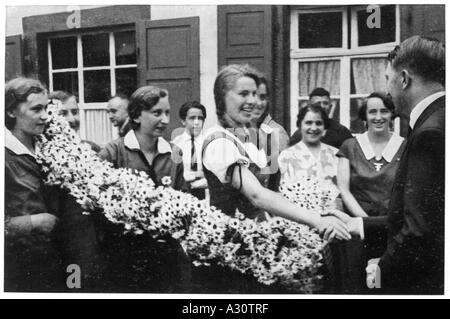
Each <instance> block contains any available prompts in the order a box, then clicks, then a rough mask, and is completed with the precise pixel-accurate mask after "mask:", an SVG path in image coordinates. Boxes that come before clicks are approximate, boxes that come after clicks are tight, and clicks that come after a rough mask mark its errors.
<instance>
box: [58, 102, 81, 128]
mask: <svg viewBox="0 0 450 319" xmlns="http://www.w3.org/2000/svg"><path fill="white" fill-rule="evenodd" d="M59 114H60V115H62V116H64V118H65V119H66V121H67V122H69V125H70V127H71V128H72V129H73V130H75V131H78V129H79V128H80V110H79V108H78V103H77V100H76V98H75V96H71V97H70V98H68V99H67V101H65V102H62V103H61V109H60V111H59Z"/></svg>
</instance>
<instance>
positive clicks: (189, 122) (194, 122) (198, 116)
mask: <svg viewBox="0 0 450 319" xmlns="http://www.w3.org/2000/svg"><path fill="white" fill-rule="evenodd" d="M204 121H205V117H204V116H203V112H202V110H200V109H199V108H196V107H191V108H190V109H189V110H188V111H187V114H186V119H185V120H183V121H181V123H183V125H184V127H185V128H186V131H187V132H188V133H189V135H194V136H195V137H197V136H198V135H199V134H200V132H201V131H202V128H203V124H204Z"/></svg>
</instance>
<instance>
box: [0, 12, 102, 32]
mask: <svg viewBox="0 0 450 319" xmlns="http://www.w3.org/2000/svg"><path fill="white" fill-rule="evenodd" d="M69 7H73V6H69V5H63V6H7V7H6V36H9V35H17V34H23V27H22V18H24V17H29V16H35V15H41V14H50V13H57V12H65V11H67V10H68V9H69ZM97 7H104V6H79V8H80V9H92V8H97Z"/></svg>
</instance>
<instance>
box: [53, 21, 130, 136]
mask: <svg viewBox="0 0 450 319" xmlns="http://www.w3.org/2000/svg"><path fill="white" fill-rule="evenodd" d="M126 31H134V32H136V30H135V28H134V26H121V27H112V28H106V29H105V28H102V29H101V30H100V29H99V30H83V31H81V30H79V31H73V32H58V33H54V34H52V35H50V36H48V37H47V58H48V75H49V76H48V78H49V90H50V92H51V91H53V74H57V73H67V72H77V76H78V106H79V108H80V122H81V123H80V136H81V138H86V128H85V125H84V123H85V119H86V112H87V111H88V110H106V109H107V104H108V103H107V101H105V102H88V103H87V102H85V96H84V71H98V70H109V71H110V73H109V74H110V88H111V95H112V96H113V95H115V94H116V89H117V88H116V70H117V69H127V68H136V72H137V69H138V63H137V56H136V63H135V64H120V65H117V64H116V52H115V39H114V33H117V32H126ZM105 33H107V34H108V35H109V56H110V61H109V62H110V63H109V65H108V66H89V67H84V65H83V63H84V61H83V47H82V39H81V38H82V36H85V35H96V34H105ZM67 37H76V38H77V67H76V68H64V69H53V63H52V54H51V40H52V39H61V38H67ZM135 41H136V33H135ZM135 43H136V49H137V41H136V42H135ZM112 132H113V138H116V137H117V132H116V130H112Z"/></svg>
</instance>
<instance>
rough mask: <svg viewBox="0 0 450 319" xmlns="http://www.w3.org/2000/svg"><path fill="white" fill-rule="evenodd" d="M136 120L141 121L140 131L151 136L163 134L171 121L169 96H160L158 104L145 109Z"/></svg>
mask: <svg viewBox="0 0 450 319" xmlns="http://www.w3.org/2000/svg"><path fill="white" fill-rule="evenodd" d="M134 121H135V122H136V123H140V126H139V128H138V129H137V131H138V132H139V133H141V134H144V135H147V136H150V137H160V136H162V135H163V133H164V131H165V129H166V128H167V125H169V121H170V104H169V97H168V96H167V95H166V96H165V97H162V98H160V99H159V101H158V103H157V104H156V105H154V106H153V107H152V108H151V109H150V110H143V111H142V112H141V115H140V116H139V117H138V118H137V119H135V120H134Z"/></svg>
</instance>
